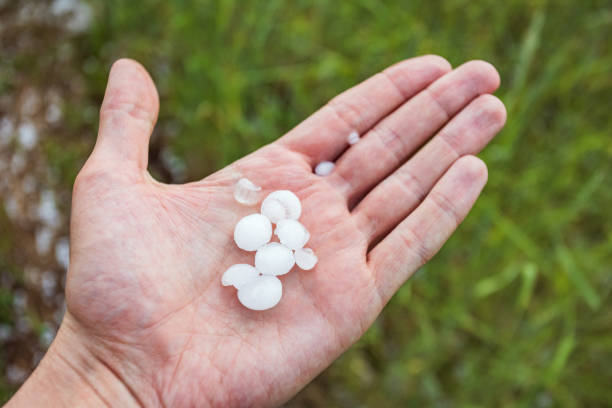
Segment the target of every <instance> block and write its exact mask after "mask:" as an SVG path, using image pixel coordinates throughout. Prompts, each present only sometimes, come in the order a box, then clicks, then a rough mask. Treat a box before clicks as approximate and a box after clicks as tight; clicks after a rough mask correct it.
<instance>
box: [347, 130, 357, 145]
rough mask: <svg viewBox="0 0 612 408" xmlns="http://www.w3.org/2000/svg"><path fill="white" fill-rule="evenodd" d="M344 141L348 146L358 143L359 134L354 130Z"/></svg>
mask: <svg viewBox="0 0 612 408" xmlns="http://www.w3.org/2000/svg"><path fill="white" fill-rule="evenodd" d="M346 141H347V142H348V144H349V145H354V144H355V143H357V142H358V141H359V133H357V131H356V130H353V131H352V132H351V133H349V135H348V137H347V138H346Z"/></svg>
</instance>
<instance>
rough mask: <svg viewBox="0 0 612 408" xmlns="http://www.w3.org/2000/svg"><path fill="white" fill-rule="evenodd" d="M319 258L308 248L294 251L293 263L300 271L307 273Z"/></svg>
mask: <svg viewBox="0 0 612 408" xmlns="http://www.w3.org/2000/svg"><path fill="white" fill-rule="evenodd" d="M318 261H319V258H317V256H316V255H315V253H314V251H313V250H312V249H310V248H300V249H296V250H295V263H296V264H297V266H298V267H299V268H300V269H303V270H305V271H309V270H311V269H312V268H314V267H315V265H316V264H317V262H318Z"/></svg>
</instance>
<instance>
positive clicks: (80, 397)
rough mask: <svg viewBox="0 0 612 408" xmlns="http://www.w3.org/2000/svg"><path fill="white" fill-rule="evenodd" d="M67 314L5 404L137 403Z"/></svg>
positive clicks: (24, 405)
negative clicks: (35, 362)
mask: <svg viewBox="0 0 612 408" xmlns="http://www.w3.org/2000/svg"><path fill="white" fill-rule="evenodd" d="M77 326H78V324H77V323H75V322H74V321H73V319H72V317H71V316H70V315H69V314H66V316H65V317H64V321H63V322H62V325H61V327H60V329H59V331H58V333H57V336H56V338H55V340H54V341H53V343H52V344H51V347H50V348H49V350H48V351H47V353H46V354H45V356H44V358H43V359H42V360H41V362H40V364H39V365H38V367H36V369H35V370H34V372H33V373H32V375H31V376H30V377H29V378H28V380H27V381H26V382H25V383H24V384H23V385H22V387H21V388H20V389H19V391H17V393H16V394H15V395H14V396H13V398H12V399H11V400H10V401H9V403H8V404H7V405H6V407H7V408H13V407H15V408H17V407H30V406H42V405H44V406H49V407H63V406H69V407H75V406H88V407H90V406H91V407H96V406H121V407H131V406H140V405H141V404H140V402H139V400H138V398H137V396H135V395H134V394H133V393H132V391H131V390H130V387H129V386H127V385H126V384H125V382H124V381H123V380H122V379H121V378H120V377H119V376H118V374H117V373H116V371H114V370H113V369H112V368H111V367H110V366H109V365H107V364H106V363H104V361H103V360H102V359H100V358H99V357H98V356H96V354H95V353H94V352H92V350H91V348H90V347H88V345H87V338H85V337H84V336H83V335H81V334H80V333H79V330H78V327H77Z"/></svg>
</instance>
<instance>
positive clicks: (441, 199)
mask: <svg viewBox="0 0 612 408" xmlns="http://www.w3.org/2000/svg"><path fill="white" fill-rule="evenodd" d="M430 197H431V200H432V201H433V202H434V204H435V205H436V206H437V207H438V208H439V209H440V210H441V211H442V212H443V213H444V214H446V215H447V216H449V217H450V218H451V219H452V220H453V221H454V222H455V225H454V227H455V228H456V227H457V226H459V224H460V223H461V219H462V218H463V217H461V216H460V214H459V213H458V212H457V209H456V207H455V205H454V204H453V203H451V201H450V200H449V199H448V198H447V197H446V196H445V195H443V194H440V193H436V192H432V193H431V195H430ZM453 229H454V228H453Z"/></svg>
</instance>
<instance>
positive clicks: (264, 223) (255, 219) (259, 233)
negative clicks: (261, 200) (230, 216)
mask: <svg viewBox="0 0 612 408" xmlns="http://www.w3.org/2000/svg"><path fill="white" fill-rule="evenodd" d="M270 238H272V224H270V220H269V219H268V218H267V217H265V216H263V215H261V214H251V215H247V216H246V217H244V218H242V219H241V220H240V221H238V224H236V228H234V241H236V245H238V248H240V249H244V250H245V251H256V250H257V249H258V248H260V247H262V246H263V245H265V244H267V243H268V242H270Z"/></svg>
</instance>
